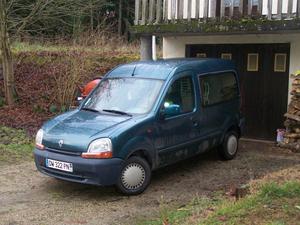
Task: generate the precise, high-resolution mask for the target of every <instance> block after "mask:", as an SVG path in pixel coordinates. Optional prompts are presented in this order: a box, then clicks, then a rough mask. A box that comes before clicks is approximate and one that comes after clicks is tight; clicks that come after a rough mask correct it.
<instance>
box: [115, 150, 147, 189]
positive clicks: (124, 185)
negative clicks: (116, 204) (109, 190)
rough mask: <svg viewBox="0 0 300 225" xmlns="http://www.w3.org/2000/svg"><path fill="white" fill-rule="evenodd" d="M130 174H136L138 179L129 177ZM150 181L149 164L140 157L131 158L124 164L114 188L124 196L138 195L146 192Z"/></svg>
mask: <svg viewBox="0 0 300 225" xmlns="http://www.w3.org/2000/svg"><path fill="white" fill-rule="evenodd" d="M131 174H138V175H139V176H140V179H136V177H131V176H130V175H131ZM126 177H127V180H126ZM131 178H133V179H131ZM150 180H151V169H150V166H149V163H148V162H147V161H146V160H145V159H143V158H141V157H137V156H133V157H130V158H129V159H128V160H126V162H125V163H124V165H123V167H122V170H121V173H120V176H119V179H118V183H117V184H116V186H117V189H118V190H119V191H120V192H121V193H123V194H125V195H138V194H141V193H142V192H144V191H145V190H146V188H147V187H148V185H149V184H150Z"/></svg>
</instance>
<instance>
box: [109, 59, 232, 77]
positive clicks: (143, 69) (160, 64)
mask: <svg viewBox="0 0 300 225" xmlns="http://www.w3.org/2000/svg"><path fill="white" fill-rule="evenodd" d="M235 69H236V67H235V64H234V63H233V62H232V61H230V60H223V59H215V58H203V59H199V58H197V59H189V58H177V59H162V60H157V61H137V62H132V63H129V64H125V65H121V66H119V67H117V68H115V69H113V70H112V71H111V72H109V73H108V75H107V76H108V77H132V76H134V77H140V78H153V79H163V80H166V79H167V78H168V76H169V75H170V74H171V73H172V72H173V71H174V72H180V71H185V70H194V71H196V72H197V73H210V72H216V71H225V70H235ZM173 74H174V73H173Z"/></svg>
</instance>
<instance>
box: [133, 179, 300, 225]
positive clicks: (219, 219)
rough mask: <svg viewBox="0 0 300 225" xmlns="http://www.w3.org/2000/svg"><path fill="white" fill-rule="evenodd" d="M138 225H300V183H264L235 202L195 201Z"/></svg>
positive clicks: (163, 208) (162, 210)
mask: <svg viewBox="0 0 300 225" xmlns="http://www.w3.org/2000/svg"><path fill="white" fill-rule="evenodd" d="M137 224H140V225H146V224H151V225H162V224H172V225H176V224H178V225H179V224H201V225H211V224H214V225H218V224H220V225H221V224H222V225H223V224H230V225H234V224H236V225H240V224H266V225H288V224H291V225H297V224H300V181H290V182H286V183H284V184H282V185H278V184H276V183H267V184H264V185H263V186H262V187H261V188H260V189H259V190H258V191H257V192H256V193H253V194H251V195H248V196H247V197H245V198H243V199H241V200H238V201H235V200H233V199H229V198H225V197H222V196H219V197H217V198H212V199H207V198H197V201H193V202H192V203H191V204H189V205H187V206H186V207H184V208H177V209H174V208H173V209H170V208H167V207H165V206H164V205H162V206H161V208H160V217H159V218H156V219H153V220H144V221H142V220H140V221H138V222H137Z"/></svg>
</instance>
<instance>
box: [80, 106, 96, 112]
mask: <svg viewBox="0 0 300 225" xmlns="http://www.w3.org/2000/svg"><path fill="white" fill-rule="evenodd" d="M81 110H85V111H90V112H96V113H100V112H99V111H98V110H96V109H91V108H87V107H83V108H81Z"/></svg>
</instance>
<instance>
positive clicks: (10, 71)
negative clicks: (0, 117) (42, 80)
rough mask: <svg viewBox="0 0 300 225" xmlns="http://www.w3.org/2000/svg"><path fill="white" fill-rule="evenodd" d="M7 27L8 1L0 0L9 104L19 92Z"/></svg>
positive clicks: (0, 41) (0, 36)
mask: <svg viewBox="0 0 300 225" xmlns="http://www.w3.org/2000/svg"><path fill="white" fill-rule="evenodd" d="M7 27H8V22H7V1H6V0H0V49H1V55H2V67H3V78H4V93H5V99H6V102H7V104H9V105H12V104H13V103H14V101H15V97H16V96H17V94H16V88H15V77H14V68H13V58H12V52H11V48H10V40H9V35H8V30H7Z"/></svg>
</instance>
